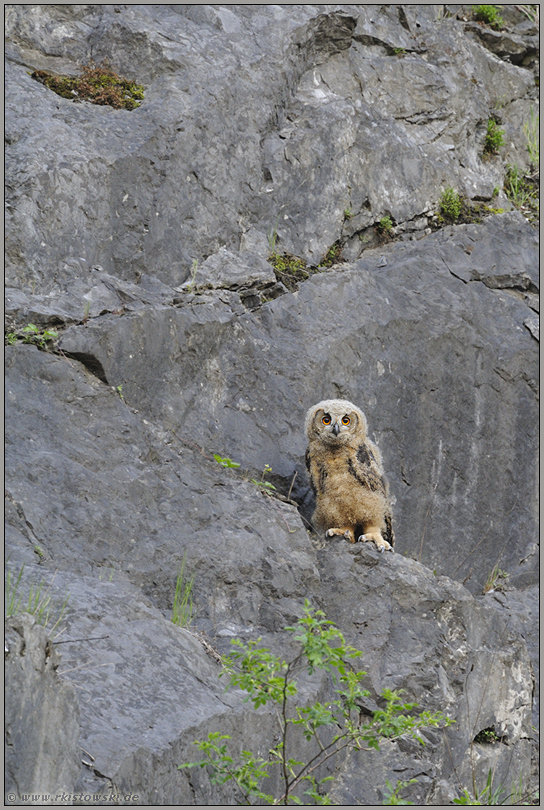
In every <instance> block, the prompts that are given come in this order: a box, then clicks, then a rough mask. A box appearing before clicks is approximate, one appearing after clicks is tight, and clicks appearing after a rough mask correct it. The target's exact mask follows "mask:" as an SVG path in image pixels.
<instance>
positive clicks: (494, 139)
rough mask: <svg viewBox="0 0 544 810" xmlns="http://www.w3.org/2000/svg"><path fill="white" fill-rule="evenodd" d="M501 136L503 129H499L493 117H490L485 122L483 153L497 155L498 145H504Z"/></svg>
mask: <svg viewBox="0 0 544 810" xmlns="http://www.w3.org/2000/svg"><path fill="white" fill-rule="evenodd" d="M503 136H504V129H499V127H498V125H497V122H496V121H495V120H494V119H493V118H490V119H489V120H488V122H487V134H486V136H485V144H484V153H485V154H486V155H497V154H498V153H499V149H500V147H501V146H503V145H504V137H503Z"/></svg>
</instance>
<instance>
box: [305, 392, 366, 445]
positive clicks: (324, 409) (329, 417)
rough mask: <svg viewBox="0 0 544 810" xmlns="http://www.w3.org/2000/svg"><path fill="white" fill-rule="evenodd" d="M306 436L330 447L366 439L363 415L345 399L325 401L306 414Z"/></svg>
mask: <svg viewBox="0 0 544 810" xmlns="http://www.w3.org/2000/svg"><path fill="white" fill-rule="evenodd" d="M305 427H306V435H307V437H308V439H309V440H310V441H311V440H312V439H319V440H321V441H322V442H325V444H328V445H331V446H340V445H342V444H350V442H351V441H352V440H353V439H357V441H364V439H366V432H367V423H366V418H365V415H364V413H363V412H362V411H361V410H360V409H359V408H358V407H357V406H356V405H354V404H353V402H349V401H348V400H347V399H325V400H323V401H322V402H318V403H317V405H314V406H313V408H310V410H309V411H308V413H307V414H306V423H305Z"/></svg>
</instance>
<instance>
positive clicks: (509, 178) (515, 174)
mask: <svg viewBox="0 0 544 810" xmlns="http://www.w3.org/2000/svg"><path fill="white" fill-rule="evenodd" d="M504 192H505V194H506V196H507V197H508V199H509V200H510V201H511V203H512V204H513V205H514V206H515V207H516V208H517V209H518V210H520V211H522V212H523V213H524V214H526V215H528V216H529V218H531V217H538V216H539V212H540V205H539V187H538V183H535V182H534V178H528V177H526V176H525V175H524V173H523V171H522V170H521V169H520V168H519V166H508V168H507V170H506V175H505V178H504Z"/></svg>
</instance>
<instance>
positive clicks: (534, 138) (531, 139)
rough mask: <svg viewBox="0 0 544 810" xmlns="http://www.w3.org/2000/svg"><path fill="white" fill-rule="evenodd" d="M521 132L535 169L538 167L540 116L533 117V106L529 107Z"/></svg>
mask: <svg viewBox="0 0 544 810" xmlns="http://www.w3.org/2000/svg"><path fill="white" fill-rule="evenodd" d="M523 132H524V133H525V137H526V138H527V151H528V152H529V157H530V158H531V163H532V165H533V167H534V168H535V169H538V168H539V167H540V116H539V115H537V116H536V117H535V111H534V108H533V107H531V113H530V117H529V121H527V122H526V123H525V124H524V125H523Z"/></svg>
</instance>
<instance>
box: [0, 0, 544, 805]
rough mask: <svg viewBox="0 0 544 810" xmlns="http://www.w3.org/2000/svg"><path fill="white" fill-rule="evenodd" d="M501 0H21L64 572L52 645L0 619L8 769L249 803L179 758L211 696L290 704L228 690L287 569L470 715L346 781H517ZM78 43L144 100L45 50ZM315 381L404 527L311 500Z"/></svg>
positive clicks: (516, 347) (22, 537)
mask: <svg viewBox="0 0 544 810" xmlns="http://www.w3.org/2000/svg"><path fill="white" fill-rule="evenodd" d="M501 14H502V17H503V25H502V27H500V30H497V29H496V27H495V28H493V27H490V26H489V25H486V24H484V23H481V22H477V21H475V20H474V19H473V15H472V14H471V11H470V7H469V6H450V5H399V4H393V5H391V4H387V5H366V6H363V5H314V6H312V5H305V6H302V5H298V6H297V5H294V6H281V5H280V6H274V5H260V6H256V5H253V6H251V5H250V6H244V5H228V6H215V5H201V6H196V5H164V4H161V5H132V6H131V5H122V4H119V5H99V4H98V5H67V6H62V5H8V6H7V7H6V24H7V46H6V52H7V63H6V133H7V134H6V140H7V151H6V181H7V225H6V273H7V275H6V279H7V280H6V306H7V310H6V311H7V315H6V323H7V332H8V337H7V344H8V345H7V346H6V372H7V378H6V388H5V390H6V409H7V421H6V438H7V453H6V517H7V523H6V543H7V548H8V555H9V557H8V563H7V567H8V570H9V571H10V576H11V577H12V582H13V581H14V580H15V579H16V577H17V576H18V573H19V572H20V570H21V567H22V565H23V563H24V571H23V573H22V575H21V580H20V584H19V588H20V593H21V594H23V596H24V594H25V593H26V592H27V591H28V589H30V588H35V587H37V584H38V583H45V585H46V586H47V587H48V589H49V590H48V593H49V594H50V595H51V597H52V598H53V599H54V600H58V601H59V602H62V600H63V598H65V596H66V595H67V594H69V601H68V607H67V611H66V613H65V616H64V618H63V622H62V626H63V627H64V628H65V629H64V630H63V632H62V634H61V635H60V636H57V637H56V643H54V644H53V646H51V640H48V638H47V636H46V635H43V632H42V631H41V629H40V628H39V627H37V626H36V624H33V623H32V620H30V619H29V618H28V617H22V618H18V619H14V620H13V622H12V624H10V627H9V631H8V637H9V639H11V641H10V643H8V646H7V652H6V655H7V660H8V663H9V666H8V707H10V712H11V713H10V714H9V717H8V726H7V729H8V736H7V744H8V754H9V756H8V779H7V783H6V790H8V791H10V792H11V793H13V796H14V797H15V799H13V800H11V799H10V800H9V801H10V803H16V804H25V803H45V804H47V803H54V802H52V801H51V799H49V800H48V799H45V800H43V799H37V798H36V797H35V799H34V800H33V799H32V798H26V799H25V798H24V796H28V794H36V796H37V795H38V794H40V796H41V795H42V794H43V795H45V796H49V795H51V794H53V793H58V792H59V791H60V792H62V794H63V797H64V798H63V801H64V802H68V803H70V802H73V803H75V804H85V803H87V804H108V803H111V802H112V801H117V802H120V803H121V804H213V803H216V804H229V803H236V795H235V793H234V792H233V790H232V787H231V786H229V784H227V785H224V786H212V785H211V784H210V782H209V780H208V779H207V778H206V775H205V773H203V772H200V771H198V772H195V771H189V772H185V771H180V770H178V769H177V766H178V765H179V764H181V763H182V762H184V761H186V760H188V759H193V758H194V752H192V751H191V743H192V741H193V740H194V739H195V738H202V737H205V736H206V734H207V733H208V732H209V731H221V732H222V733H228V734H231V735H232V736H233V739H234V743H235V745H243V746H244V747H245V748H251V749H252V750H259V751H260V752H261V753H264V754H265V755H266V752H267V750H268V749H269V748H270V745H271V741H272V740H273V738H274V734H275V733H276V728H275V723H276V720H275V717H274V715H273V714H272V713H267V712H266V711H265V712H262V713H260V714H259V715H255V713H254V712H253V711H252V710H251V709H250V708H249V707H248V704H246V703H244V702H243V699H242V695H241V694H240V693H238V692H227V693H226V694H225V692H224V683H223V682H222V681H219V677H218V676H219V672H220V671H221V666H220V663H219V659H220V656H221V655H223V654H225V653H227V652H228V650H229V647H230V640H231V639H232V638H241V639H244V640H246V641H247V640H249V639H256V638H258V637H259V636H261V637H262V638H263V639H264V641H265V642H266V644H267V645H268V646H269V647H271V648H272V649H274V650H282V649H283V648H284V647H285V645H286V643H287V642H286V636H285V633H284V628H285V627H286V626H287V625H289V624H292V623H293V622H294V621H296V619H297V618H298V617H300V615H301V613H302V608H303V604H304V600H305V599H309V600H310V602H311V603H312V604H313V605H315V606H316V607H320V608H322V609H323V610H324V611H325V612H326V614H327V616H328V617H329V618H330V619H331V620H333V621H334V622H335V623H336V624H337V625H338V626H339V627H340V629H341V630H342V632H343V633H344V635H345V637H346V639H347V640H348V641H349V642H350V643H351V644H353V645H354V646H356V647H357V648H358V649H360V650H362V651H363V659H362V663H361V666H362V668H363V669H364V670H365V671H366V672H367V676H366V681H365V685H366V686H367V687H368V688H369V689H370V691H371V693H372V695H373V699H376V700H377V699H378V696H379V695H380V694H381V693H382V691H383V690H384V689H385V688H391V689H397V688H401V689H404V690H405V692H406V694H407V696H408V697H409V699H412V700H415V701H417V703H418V704H419V705H420V706H421V707H422V708H423V709H428V710H437V709H440V710H442V711H444V712H445V713H446V714H448V715H449V716H450V717H452V718H453V719H455V721H456V722H455V724H454V725H452V726H450V727H449V728H448V729H446V730H445V731H444V732H440V733H438V732H433V733H432V734H431V733H429V734H428V739H427V744H426V746H425V747H424V748H422V749H421V748H418V747H414V746H412V745H411V744H408V743H405V742H403V741H400V742H398V743H387V744H385V745H384V746H382V748H381V750H380V751H379V752H375V753H373V754H372V755H370V756H369V755H366V754H365V755H363V754H361V753H357V754H352V755H351V756H349V757H346V758H345V759H343V760H342V761H340V762H337V763H336V764H335V768H336V770H333V771H332V773H333V775H334V776H335V780H334V783H333V787H332V788H331V793H330V797H331V799H332V801H333V802H334V803H338V804H376V803H379V802H381V801H382V798H383V791H384V786H385V783H386V780H389V781H390V782H393V783H395V782H396V780H398V779H402V780H409V779H411V778H414V779H415V780H416V781H415V782H414V783H413V784H412V785H410V786H409V788H408V789H407V791H406V793H405V794H404V795H406V796H409V797H410V798H411V800H412V801H413V802H415V803H416V804H450V803H451V802H452V801H453V798H455V797H456V796H458V795H459V792H460V791H461V790H462V789H463V788H465V787H470V788H472V786H473V785H474V784H476V785H477V786H478V789H481V788H483V787H484V786H485V783H486V779H487V776H488V773H489V771H490V769H491V772H492V774H493V779H494V786H495V787H498V786H502V787H503V788H504V790H505V791H506V792H507V793H509V792H510V791H511V789H512V786H513V785H519V784H520V780H521V784H522V786H523V788H524V789H525V788H526V787H527V786H528V785H529V782H530V774H531V771H532V765H531V758H532V756H534V751H535V733H534V727H535V725H536V724H537V720H538V703H537V701H536V697H535V689H534V684H535V673H536V674H537V667H538V656H537V644H538V631H537V628H536V612H537V606H538V597H537V585H538V565H537V548H538V506H537V488H536V480H537V462H538V455H537V435H538V434H537V418H538V400H537V396H538V393H537V391H538V389H537V385H538V383H537V380H538V291H539V281H538V230H537V228H536V227H535V225H537V224H538V222H537V221H536V219H535V211H536V207H535V204H534V194H533V192H532V191H531V189H532V188H534V182H535V178H536V174H535V172H536V171H537V169H538V166H537V165H536V163H535V154H534V142H535V141H534V133H535V129H534V127H535V123H537V122H538V86H537V85H538V80H537V77H538V28H537V24H536V22H535V20H534V19H530V18H529V17H528V16H527V15H526V14H524V13H522V11H520V10H519V8H518V7H515V6H508V5H505V6H502V7H501ZM91 60H92V61H94V62H95V63H97V64H100V63H102V62H103V60H108V62H109V63H110V65H111V66H112V67H113V68H114V69H115V70H116V71H117V73H119V74H122V75H124V76H126V77H128V78H130V79H131V80H133V81H135V82H137V83H138V84H141V85H142V86H143V88H144V99H143V101H142V102H141V104H140V106H139V107H137V108H136V109H133V110H125V109H114V108H113V107H111V106H107V105H97V104H91V103H89V102H87V101H81V100H80V99H79V98H78V96H77V93H76V94H74V98H73V100H72V99H70V98H63V97H61V96H59V95H57V94H56V93H54V92H53V91H52V90H50V89H49V88H48V87H47V86H45V85H44V83H43V82H42V81H36V75H35V76H34V77H33V76H32V74H33V73H35V72H36V71H45V72H46V73H48V74H52V75H68V76H77V75H78V74H79V73H80V69H81V65H84V64H88V63H90V61H91ZM489 121H492V122H494V125H495V126H496V127H499V128H500V131H501V132H502V135H503V137H502V141H503V143H502V144H498V145H497V144H495V146H496V148H492V146H490V142H489V139H488V133H489ZM508 167H510V168H508ZM512 172H514V174H513V175H512ZM512 177H513V178H514V180H515V181H516V182H517V181H519V184H521V187H522V188H523V189H525V191H524V194H525V196H523V195H521V193H517V192H518V191H519V187H518V186H516V187H515V188H513V186H512V183H513V181H512ZM508 178H510V181H509V180H508ZM531 184H533V185H531ZM447 189H453V190H454V192H456V193H457V194H458V195H459V200H458V201H459V206H460V208H459V211H458V212H457V213H458V214H459V216H457V217H456V216H450V215H449V213H448V211H447V210H445V209H444V206H442V208H441V201H442V202H443V201H444V193H445V192H446V190H447ZM30 324H32V325H33V326H29V325H30ZM331 397H346V398H349V399H350V400H352V401H354V402H355V403H357V404H358V405H359V406H360V407H361V408H362V409H363V410H364V411H365V413H366V415H367V417H368V422H369V426H370V435H371V438H372V439H373V440H374V441H375V442H376V443H377V444H378V445H379V447H380V450H381V453H382V456H383V458H384V465H385V468H386V471H387V474H388V478H389V481H390V489H391V493H392V496H393V500H394V527H395V533H396V538H397V542H396V554H394V555H380V554H378V552H377V551H375V550H374V549H373V548H370V547H368V546H366V545H362V544H361V545H355V546H350V545H349V544H347V543H344V542H341V541H338V540H334V541H330V542H325V541H324V539H323V538H320V537H317V536H316V535H315V534H314V533H313V532H312V531H311V525H310V523H309V519H310V515H311V511H312V495H311V492H310V488H309V483H308V479H307V477H306V473H305V468H304V451H305V439H304V435H303V423H304V415H305V412H306V410H307V409H308V408H309V407H310V406H311V405H313V404H314V403H315V402H317V401H319V400H320V399H324V398H331ZM214 454H215V455H217V456H218V457H219V458H223V459H226V458H229V459H232V460H233V461H234V462H236V463H239V464H240V467H239V468H225V467H224V466H222V465H221V464H220V463H218V462H217V460H216V459H214ZM267 465H268V466H269V467H271V468H272V472H271V473H267V474H266V477H265V480H266V481H267V482H269V483H272V484H273V485H274V486H275V487H276V489H275V490H274V491H272V490H270V489H268V491H264V490H265V489H266V488H264V487H262V486H259V485H258V483H257V484H256V483H255V481H257V482H259V481H260V480H262V478H263V474H264V471H265V469H267ZM184 560H185V566H186V571H187V572H188V575H189V576H194V584H193V590H192V598H193V601H194V617H193V619H192V623H191V626H190V627H189V628H182V627H179V626H176V625H174V624H173V623H172V622H171V621H170V617H171V611H172V606H173V600H174V593H175V587H176V580H177V576H178V573H179V570H180V566H181V564H182V561H184ZM25 589H26V591H25ZM484 592H485V593H484ZM21 605H22V607H24V605H25V601H24V598H23V600H22V602H21ZM31 612H32V611H31ZM57 630H58V628H57ZM61 641H62V646H60V642H61ZM40 645H41V647H40ZM47 645H49V647H47ZM40 649H41V650H42V654H43V655H42V658H43V660H42V658H40V655H41V653H40V652H39V650H40ZM47 650H49V653H47ZM53 650H54V660H53V659H51V661H50V662H49V663H48V664H44V663H43V661H45V660H46V659H49V656H50V655H51V653H52V651H53ZM30 651H33V652H32V656H33V658H32V660H30V659H29V660H26V661H24V660H22V659H24V657H25V656H28V655H29V654H30ZM59 655H60V656H61V658H59ZM33 662H34V663H33ZM36 662H38V663H36ZM40 662H41V663H40ZM59 662H60V663H59ZM305 688H306V697H307V699H308V700H309V701H311V700H312V698H313V699H315V696H316V695H317V694H320V693H322V691H323V690H324V689H326V684H325V682H322V681H317V680H315V679H314V680H313V681H312V680H310V681H309V682H308V684H306V687H305ZM40 690H41V692H40ZM42 692H43V695H44V698H43V700H39V701H38V703H39V704H40V705H41V706H42V708H43V713H44V715H43V722H40V723H39V724H36V725H35V726H34V727H33V728H34V733H33V734H30V733H29V732H28V717H29V714H30V713H34V714H33V716H34V715H35V713H36V712H39V706H37V705H36V694H41V693H42ZM15 693H17V699H15V697H14V695H15ZM55 707H56V708H55ZM63 718H64V719H63ZM66 718H68V719H66ZM59 725H60V726H62V727H63V728H64V730H65V731H64V734H62V735H61V737H62V740H61V741H59V740H60V737H59V734H60V731H59ZM74 728H76V730H77V728H79V740H77V733H76V734H74ZM25 729H26V732H25V733H22V732H21V730H23V731H24V730H25ZM490 729H491V730H492V732H493V735H492V742H489V740H487V741H486V740H485V735H484V736H482V734H481V732H483V731H486V730H490ZM55 735H56V736H55ZM55 740H57V742H55ZM53 745H56V746H60V748H59V750H63V751H65V752H66V753H65V755H64V756H63V757H62V758H61V759H59V758H58V757H50V756H49V757H48V756H46V755H45V753H44V752H45V751H46V750H47V749H48V748H50V747H51V746H53ZM30 761H34V762H35V765H36V767H35V768H34V769H32V770H29V769H28V767H27V763H28V762H30ZM74 763H80V768H79V769H78V768H75V767H74ZM23 794H24V796H23ZM74 796H76V797H77V798H74ZM112 797H113V798H112ZM135 797H136V798H135Z"/></svg>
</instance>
